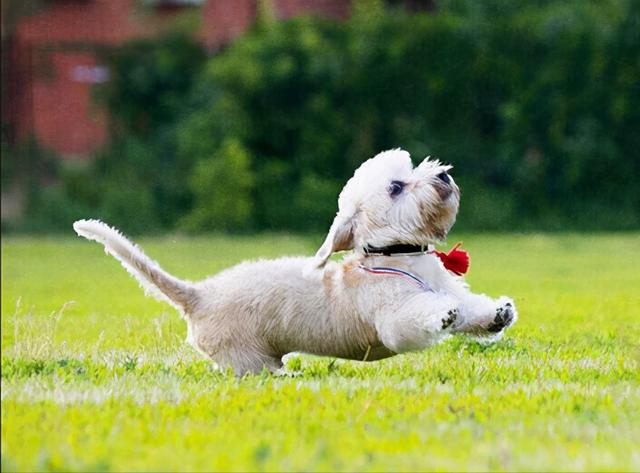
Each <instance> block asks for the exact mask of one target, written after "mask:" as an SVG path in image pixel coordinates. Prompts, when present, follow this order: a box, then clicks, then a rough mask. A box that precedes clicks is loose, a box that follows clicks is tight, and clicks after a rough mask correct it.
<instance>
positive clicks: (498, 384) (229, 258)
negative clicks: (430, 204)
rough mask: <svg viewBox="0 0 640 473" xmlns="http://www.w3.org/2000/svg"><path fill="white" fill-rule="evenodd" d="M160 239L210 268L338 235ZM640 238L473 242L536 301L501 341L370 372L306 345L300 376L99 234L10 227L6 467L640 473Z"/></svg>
mask: <svg viewBox="0 0 640 473" xmlns="http://www.w3.org/2000/svg"><path fill="white" fill-rule="evenodd" d="M450 241H452V242H454V241H456V240H455V238H452V239H450ZM140 243H141V244H142V246H143V247H144V248H145V250H146V251H147V252H148V253H149V254H150V255H151V256H152V257H154V258H156V259H157V260H159V261H160V262H161V263H162V265H163V266H164V267H165V268H166V269H168V270H169V271H171V272H172V273H174V274H176V275H178V276H181V277H185V278H191V279H198V278H201V277H204V276H206V275H208V274H212V273H215V272H217V271H219V270H220V269H222V268H224V267H227V266H229V265H231V264H233V263H235V262H238V261H240V260H243V259H246V258H257V257H274V256H278V255H283V254H312V253H313V251H314V250H315V248H316V246H317V245H319V243H320V238H316V239H305V238H297V237H279V236H261V237H254V238H222V237H212V238H198V239H185V238H178V239H171V238H163V239H160V238H155V239H143V240H141V242H140ZM639 244H640V235H638V234H626V235H599V236H584V235H583V236H581V235H563V236H548V235H531V236H491V235H475V236H472V235H469V236H466V238H465V247H466V248H467V249H468V250H469V251H470V252H471V256H472V268H471V272H470V274H469V277H468V280H469V281H470V283H471V284H472V288H473V289H474V290H475V291H476V292H487V293H489V294H492V295H495V296H498V295H501V294H508V295H511V296H513V297H514V299H515V300H516V303H517V304H518V307H519V310H520V320H519V322H518V324H517V325H516V326H515V327H514V328H513V329H511V330H510V331H509V332H508V333H507V336H506V337H505V338H504V339H503V340H502V341H501V342H499V343H497V344H495V345H493V346H490V347H483V346H480V345H478V344H476V343H473V342H471V341H468V340H464V339H458V338H456V339H450V340H447V341H446V342H444V343H443V344H441V345H440V346H438V347H436V348H433V349H431V350H428V351H425V352H423V353H414V354H408V355H401V356H397V357H394V358H392V359H389V360H384V361H380V362H375V363H369V364H365V363H358V362H349V361H343V360H333V359H327V358H313V357H309V356H302V357H298V358H294V359H292V360H290V361H289V367H290V368H292V369H298V370H300V371H302V375H301V376H300V377H297V378H286V377H272V376H269V375H267V374H266V373H265V374H262V375H258V376H246V377H243V378H241V379H237V378H234V377H233V376H232V375H230V374H228V373H218V372H216V371H213V370H212V369H211V368H210V367H209V364H208V363H207V362H206V360H202V359H201V358H200V357H199V356H198V355H197V354H195V353H194V352H193V351H192V350H191V349H190V348H189V347H188V346H186V345H185V344H184V343H183V340H184V337H185V334H186V330H185V326H184V323H183V322H182V320H181V319H180V318H179V317H178V315H177V314H176V313H175V312H174V311H172V310H171V309H170V308H169V307H167V306H165V305H164V304H162V303H159V302H156V301H154V300H152V299H148V298H145V297H144V296H143V295H142V291H141V290H140V289H139V288H138V286H137V284H136V283H135V282H134V281H133V280H132V279H131V278H130V277H129V276H128V275H127V274H126V273H125V271H124V270H123V269H122V268H121V267H120V266H119V264H118V263H117V262H116V261H115V260H114V259H113V258H111V257H108V256H106V255H104V253H103V252H102V250H101V247H100V246H99V245H97V244H95V243H89V242H86V241H83V240H80V239H72V238H69V239H61V238H60V239H45V238H18V237H13V238H6V237H5V238H4V239H3V243H2V469H3V470H6V471H9V470H52V469H64V470H127V471H135V470H191V471H193V470H305V471H308V470H405V471H406V470H528V471H531V470H553V471H558V470H610V471H623V470H626V471H638V470H640V449H638V440H639V439H640V374H639V373H640V370H639V366H640V348H639V345H638V343H639V342H638V341H639V340H640V289H639V288H640V270H639V269H638V268H639V267H640V252H639V251H638V245H639ZM70 301H74V302H73V303H71V302H70ZM63 307H64V308H63Z"/></svg>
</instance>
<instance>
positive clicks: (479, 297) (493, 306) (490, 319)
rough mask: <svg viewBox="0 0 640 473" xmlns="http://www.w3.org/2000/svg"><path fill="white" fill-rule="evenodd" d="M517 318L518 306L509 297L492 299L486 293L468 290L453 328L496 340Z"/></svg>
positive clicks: (489, 339)
mask: <svg viewBox="0 0 640 473" xmlns="http://www.w3.org/2000/svg"><path fill="white" fill-rule="evenodd" d="M517 319H518V312H517V310H516V306H515V304H514V302H513V300H512V299H510V298H509V297H506V296H502V297H500V298H498V299H492V298H490V297H488V296H486V295H484V294H473V293H471V292H468V291H466V293H465V294H463V295H461V297H460V305H459V317H458V318H457V319H456V321H455V322H454V323H453V325H452V327H451V329H452V331H453V332H457V333H466V334H468V335H472V336H475V337H478V338H481V339H483V340H486V341H495V340H497V339H499V338H500V337H501V336H502V334H503V333H504V330H505V329H506V328H508V327H510V326H511V325H513V324H514V323H515V321H516V320H517Z"/></svg>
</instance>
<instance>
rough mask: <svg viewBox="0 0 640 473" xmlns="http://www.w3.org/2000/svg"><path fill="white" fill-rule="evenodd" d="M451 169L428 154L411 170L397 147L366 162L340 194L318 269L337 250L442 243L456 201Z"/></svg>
mask: <svg viewBox="0 0 640 473" xmlns="http://www.w3.org/2000/svg"><path fill="white" fill-rule="evenodd" d="M449 169H451V166H445V165H442V164H441V163H440V162H439V161H430V160H429V158H426V159H425V160H424V161H422V163H421V164H420V165H419V166H417V167H416V168H414V167H413V164H412V163H411V158H410V156H409V153H407V152H406V151H403V150H400V149H395V150H390V151H384V152H382V153H380V154H378V155H377V156H375V157H374V158H371V159H369V160H368V161H365V162H364V163H363V164H362V165H361V166H360V167H359V168H358V169H357V170H356V172H355V174H354V175H353V177H352V178H351V179H349V181H348V182H347V184H346V185H345V186H344V189H342V192H341V193H340V197H339V199H338V214H337V215H336V217H335V219H334V221H333V224H332V225H331V228H330V230H329V234H328V235H327V238H326V240H325V242H324V243H323V244H322V246H321V247H320V249H319V250H318V252H317V254H316V263H317V267H322V266H323V265H324V264H325V263H326V262H327V260H328V259H329V257H330V256H331V254H332V253H334V252H336V251H343V250H350V249H355V251H357V252H363V251H364V248H365V247H367V246H369V247H378V248H379V247H384V246H389V245H394V244H411V245H424V246H426V245H428V244H431V243H438V242H442V241H443V240H444V239H445V238H446V236H447V233H448V232H449V230H450V229H451V227H452V226H453V224H454V222H455V220H456V214H457V213H458V205H459V202H460V190H459V189H458V186H457V185H456V184H455V182H454V181H453V178H452V177H451V176H450V175H449V174H447V171H448V170H449Z"/></svg>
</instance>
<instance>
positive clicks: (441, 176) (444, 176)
mask: <svg viewBox="0 0 640 473" xmlns="http://www.w3.org/2000/svg"><path fill="white" fill-rule="evenodd" d="M437 177H438V179H440V180H441V181H442V182H444V183H445V184H449V183H450V182H451V178H450V177H449V174H447V173H446V172H441V173H440V174H438V176H437Z"/></svg>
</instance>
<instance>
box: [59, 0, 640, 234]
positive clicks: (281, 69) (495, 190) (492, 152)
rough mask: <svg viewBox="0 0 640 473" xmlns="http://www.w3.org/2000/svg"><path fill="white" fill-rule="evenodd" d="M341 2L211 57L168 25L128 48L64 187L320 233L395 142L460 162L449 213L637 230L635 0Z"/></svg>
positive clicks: (202, 226) (134, 223)
mask: <svg viewBox="0 0 640 473" xmlns="http://www.w3.org/2000/svg"><path fill="white" fill-rule="evenodd" d="M355 3H356V4H355V7H354V13H353V16H352V17H351V19H350V20H348V21H347V22H345V23H335V22H331V21H328V20H322V19H314V18H299V19H295V20H292V21H287V22H274V23H270V22H268V21H261V22H259V24H258V25H257V26H256V27H255V28H254V29H253V30H252V31H250V32H249V33H248V34H247V35H245V36H244V37H242V38H240V39H239V40H237V41H236V42H235V43H233V44H232V45H231V46H230V47H229V48H228V49H227V50H225V51H224V52H222V53H220V54H218V55H215V56H213V57H211V58H209V59H205V58H204V56H202V54H201V53H200V52H199V50H198V49H197V48H196V47H195V46H194V45H193V43H191V42H190V41H188V40H186V39H185V38H184V37H177V36H172V37H168V38H165V39H164V40H163V41H160V42H146V43H145V42H138V43H134V44H131V45H127V46H125V47H124V48H122V50H121V51H119V52H118V53H117V54H115V55H114V56H113V58H112V64H113V69H114V71H115V80H114V81H112V82H111V83H110V84H109V86H108V89H106V90H103V91H102V92H101V94H102V98H103V100H105V101H106V103H107V104H108V106H109V108H110V110H111V114H112V117H113V135H114V136H115V138H116V139H115V141H114V144H113V147H112V149H111V150H110V151H109V152H108V153H106V154H105V156H102V157H100V158H99V159H98V160H97V165H95V166H94V167H92V168H90V169H86V170H85V171H84V172H85V173H86V174H87V178H88V179H90V182H91V183H92V184H91V186H90V187H91V188H89V189H85V190H81V189H80V190H78V189H75V188H74V187H73V185H71V184H70V185H69V186H68V187H69V188H68V189H65V190H64V192H66V194H68V195H67V197H66V198H68V199H69V200H71V201H77V200H80V201H81V202H84V203H85V204H86V208H87V211H88V212H90V213H91V214H92V215H94V216H101V217H104V218H107V219H109V220H111V221H112V222H113V223H115V224H118V225H121V226H122V227H123V228H125V229H130V230H133V231H144V230H149V229H159V228H175V227H176V226H177V227H178V228H182V229H186V230H191V231H200V230H216V229H220V230H232V231H233V230H265V229H269V230H273V229H277V230H280V229H285V230H296V231H301V230H302V231H306V230H311V231H318V230H319V231H322V230H325V229H326V228H327V227H328V225H329V223H330V222H331V219H332V216H333V214H334V212H335V211H336V198H337V194H338V192H339V190H340V188H341V186H342V185H343V184H344V182H345V181H346V179H347V178H348V177H349V176H350V175H351V174H352V173H353V170H354V169H355V168H356V167H357V166H358V164H359V163H361V162H362V161H363V160H365V159H367V158H369V157H371V156H373V155H374V154H376V153H377V152H378V151H380V150H384V149H388V148H392V147H403V148H406V149H407V150H409V151H410V152H411V153H412V155H413V156H414V158H415V159H416V160H420V159H422V158H423V157H424V156H426V155H432V156H435V157H437V158H439V159H441V160H443V161H446V162H450V163H452V164H453V165H454V166H455V169H454V171H453V173H454V176H455V177H456V179H457V180H458V182H459V183H460V185H461V187H462V190H463V204H462V208H461V214H460V217H459V223H458V225H459V228H464V229H501V230H502V229H506V230H512V229H590V230H593V229H631V228H636V229H637V228H639V227H640V185H638V181H637V180H638V176H640V9H639V8H638V3H637V2H636V1H634V0H609V1H605V0H593V1H592V0H573V1H572V0H567V1H541V0H511V1H509V2H505V1H502V0H487V1H482V2H479V1H476V0H440V1H438V2H437V6H438V8H437V11H436V13H435V14H426V13H425V14H407V13H406V12H404V11H402V10H400V9H395V10H389V9H385V8H383V7H382V6H381V5H382V3H379V2H375V1H371V2H370V1H366V2H362V1H361V2H355ZM65 182H66V181H65ZM70 182H74V181H73V179H71V181H70ZM76 187H77V186H76ZM80 187H82V186H80ZM65 225H66V222H65Z"/></svg>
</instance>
